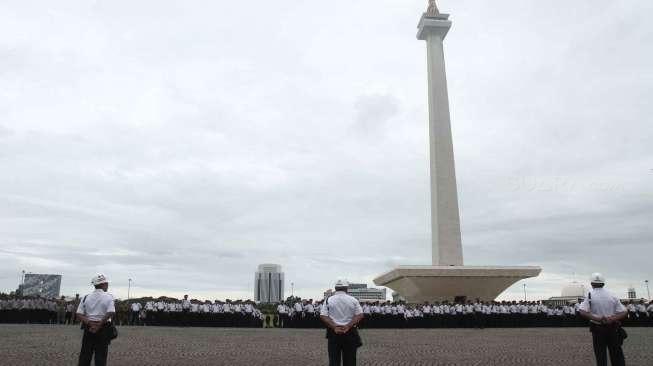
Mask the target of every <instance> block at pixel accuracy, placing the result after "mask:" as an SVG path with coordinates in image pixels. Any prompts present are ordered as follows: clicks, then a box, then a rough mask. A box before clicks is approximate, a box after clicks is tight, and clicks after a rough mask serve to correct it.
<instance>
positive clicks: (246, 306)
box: [0, 296, 653, 328]
mask: <svg viewBox="0 0 653 366" xmlns="http://www.w3.org/2000/svg"><path fill="white" fill-rule="evenodd" d="M80 301H82V299H80V298H79V297H76V298H75V299H73V300H68V301H66V300H65V299H64V298H61V299H58V300H54V299H43V298H38V297H36V298H34V297H4V298H0V323H31V324H75V323H76V321H75V316H74V314H75V312H76V310H77V307H78V305H79V302H80ZM624 305H625V306H626V309H627V310H628V317H627V319H626V320H625V322H624V325H625V326H630V327H632V326H653V301H652V302H649V303H648V304H647V303H645V302H644V301H643V300H640V301H630V302H628V303H626V304H624ZM323 306H324V301H313V300H301V301H288V302H285V303H281V304H278V305H277V306H276V314H272V315H273V318H272V319H270V320H268V321H267V323H266V322H265V321H266V317H265V314H264V313H263V312H262V311H261V310H260V309H259V308H258V307H257V305H256V304H255V303H254V302H253V301H249V300H245V301H243V300H234V301H231V300H226V301H219V300H215V301H213V302H211V301H199V300H189V299H188V297H187V296H186V297H185V298H184V299H181V300H177V299H172V298H158V299H151V298H148V299H138V300H128V301H116V309H117V313H116V318H117V319H116V324H118V325H147V326H203V327H263V326H264V325H265V326H276V327H283V328H321V327H323V324H322V322H321V321H320V311H321V309H322V307H323ZM362 308H363V314H364V320H363V321H362V322H361V324H360V326H361V327H363V328H485V327H497V328H508V327H520V328H521V327H578V326H585V325H586V324H587V322H586V321H585V320H583V319H582V318H581V317H580V316H579V304H568V305H562V306H547V305H545V304H544V303H543V302H524V301H520V302H516V301H512V302H507V301H502V302H471V301H469V302H466V303H449V302H442V303H432V304H431V303H424V304H421V305H409V304H405V303H404V302H390V301H386V302H372V303H363V304H362Z"/></svg>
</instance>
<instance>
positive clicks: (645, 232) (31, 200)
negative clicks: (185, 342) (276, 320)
mask: <svg viewBox="0 0 653 366" xmlns="http://www.w3.org/2000/svg"><path fill="white" fill-rule="evenodd" d="M426 3H427V1H426V0H401V1H400V0H357V1H353V2H352V1H349V0H347V1H346V0H335V1H328V2H325V1H287V0H275V1H224V0H222V1H161V0H157V1H136V2H134V1H116V0H111V1H108V0H99V1H57V2H52V1H19V2H16V1H13V2H9V1H2V2H0V291H10V290H14V289H15V288H16V286H17V283H18V280H19V274H20V271H21V270H26V271H29V272H34V273H58V274H63V283H62V292H63V293H64V294H67V295H70V294H74V293H76V292H80V293H83V292H86V291H89V290H90V286H89V281H90V278H91V277H92V275H93V274H94V273H96V272H104V273H105V274H106V275H107V276H109V277H110V279H111V280H112V284H111V287H112V288H111V291H112V292H113V293H114V294H115V295H116V296H117V297H123V298H124V297H126V295H127V281H128V278H132V279H133V281H134V283H133V294H134V295H136V296H144V295H171V296H180V295H183V294H184V293H190V294H191V296H193V297H198V298H210V299H214V298H218V299H223V298H251V297H252V296H253V288H254V283H253V282H254V272H255V270H256V267H257V265H258V264H260V263H268V262H269V263H278V264H281V265H282V266H283V269H284V271H285V273H286V286H287V288H288V291H287V294H286V295H289V289H290V282H294V284H295V294H297V295H300V296H302V297H313V298H321V294H322V292H323V291H324V290H325V289H327V288H328V287H330V286H332V284H333V282H334V280H335V279H337V278H347V279H349V280H350V281H355V282H367V283H369V284H371V280H372V279H373V278H374V277H376V276H377V275H379V274H381V273H383V272H386V271H388V270H390V269H391V268H392V267H393V266H396V265H399V264H430V258H431V253H430V235H431V234H430V219H429V215H430V211H429V194H430V193H429V171H428V166H429V165H428V151H429V150H428V116H427V89H426V65H425V63H426V53H425V46H424V43H423V42H422V41H417V40H416V38H415V33H416V25H417V22H418V20H419V17H420V15H421V13H422V12H423V11H424V10H425V8H426ZM439 7H440V10H441V11H442V12H446V13H450V14H451V19H452V21H453V27H452V29H451V31H450V33H449V35H448V36H447V38H446V40H445V57H446V62H447V77H448V81H449V93H450V96H449V97H450V101H451V113H452V129H453V138H454V150H455V159H456V164H457V166H456V168H457V174H458V191H459V199H460V210H461V222H462V237H463V248H464V249H463V250H464V256H465V263H466V264H469V265H539V266H541V267H542V268H543V272H542V274H541V275H540V276H539V277H538V278H537V279H530V280H527V282H526V283H527V291H528V296H529V298H545V297H549V296H556V295H559V292H560V288H561V286H562V285H564V284H565V283H567V282H569V281H571V280H572V279H573V278H574V274H575V276H576V279H578V280H579V281H583V282H587V281H586V280H587V278H588V277H589V275H590V273H591V272H594V271H601V272H603V273H604V274H605V275H606V277H607V279H608V287H610V288H611V289H612V290H613V291H614V292H615V293H617V294H619V295H622V296H624V297H625V291H626V288H627V287H628V286H629V285H633V286H635V288H636V289H637V290H638V292H639V294H640V295H644V296H645V289H644V283H643V281H644V280H645V279H653V276H652V272H651V262H652V261H651V258H653V191H652V188H653V121H652V120H651V116H652V115H653V104H652V103H651V98H652V94H653V67H651V65H653V49H652V45H653V22H651V21H650V14H652V13H653V2H651V1H650V0H631V1H628V2H617V1H611V0H582V1H580V0H579V1H573V2H570V1H563V0H555V1H514V0H496V1H485V0H456V1H453V0H441V1H440V2H439ZM522 291H523V290H522V286H521V283H518V284H516V285H515V286H513V287H511V288H510V289H509V290H508V291H507V292H505V293H504V294H503V295H502V298H521V297H522V296H523V293H522Z"/></svg>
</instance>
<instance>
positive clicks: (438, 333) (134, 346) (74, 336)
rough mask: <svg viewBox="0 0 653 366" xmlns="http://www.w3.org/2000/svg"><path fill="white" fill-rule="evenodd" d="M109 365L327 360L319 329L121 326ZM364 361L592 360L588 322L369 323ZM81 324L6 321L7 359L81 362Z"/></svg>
mask: <svg viewBox="0 0 653 366" xmlns="http://www.w3.org/2000/svg"><path fill="white" fill-rule="evenodd" d="M119 331H120V337H119V338H118V339H117V340H115V341H114V342H113V343H112V344H111V347H110V350H109V364H110V365H120V366H127V365H139V366H142V365H303V366H312V365H325V364H326V344H325V340H324V332H323V331H322V330H316V329H227V328H163V327H162V328H158V327H121V328H119ZM361 333H362V336H363V342H364V343H365V345H364V346H363V348H362V349H361V351H360V352H359V365H370V366H371V365H565V366H571V365H587V366H590V365H593V359H592V353H591V352H592V349H591V345H590V334H589V333H588V331H587V329H585V328H541V329H485V330H473V329H416V330H412V329H403V330H390V329H370V330H363V331H361ZM629 333H630V338H629V339H628V340H627V341H626V345H625V353H626V360H627V364H628V365H642V366H644V365H653V346H651V345H653V328H631V329H629ZM80 341H81V331H80V330H79V328H77V327H74V326H47V325H0V364H2V365H12V366H18V365H30V366H32V365H74V364H75V362H76V358H77V355H78V351H79V347H80Z"/></svg>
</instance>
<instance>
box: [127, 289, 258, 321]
mask: <svg viewBox="0 0 653 366" xmlns="http://www.w3.org/2000/svg"><path fill="white" fill-rule="evenodd" d="M128 322H129V324H130V325H153V326H202V327H245V328H247V327H258V328H260V327H262V326H263V313H261V311H260V310H259V309H258V308H257V307H256V304H255V303H254V302H253V301H249V300H247V301H242V300H237V301H231V300H226V301H219V300H215V301H213V302H211V301H208V300H207V301H197V300H192V301H191V300H188V296H185V297H184V299H182V300H180V301H177V300H171V301H170V300H168V301H164V300H149V301H146V302H145V303H141V302H139V301H131V302H129V320H128Z"/></svg>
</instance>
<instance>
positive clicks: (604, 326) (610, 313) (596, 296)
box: [579, 273, 628, 366]
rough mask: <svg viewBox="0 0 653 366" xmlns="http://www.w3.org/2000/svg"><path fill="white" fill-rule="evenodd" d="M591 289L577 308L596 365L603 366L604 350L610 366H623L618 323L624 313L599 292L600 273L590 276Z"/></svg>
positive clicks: (616, 301)
mask: <svg viewBox="0 0 653 366" xmlns="http://www.w3.org/2000/svg"><path fill="white" fill-rule="evenodd" d="M591 284H592V290H591V291H590V292H589V294H588V295H587V297H586V298H585V300H584V301H583V303H582V304H581V305H580V308H579V309H580V314H581V316H582V317H584V318H586V319H589V321H590V331H591V332H592V340H593V346H594V356H595V357H596V364H597V366H607V364H608V358H607V354H606V348H607V350H608V351H609V352H610V364H611V365H612V366H623V365H625V360H624V352H623V350H622V349H621V345H622V343H623V336H622V333H621V332H622V330H621V321H622V320H623V319H624V318H625V317H626V315H627V313H628V312H627V310H626V307H625V306H623V304H622V303H621V301H619V299H618V298H616V297H615V296H614V295H612V294H611V293H609V292H608V291H607V290H605V289H603V286H604V285H605V279H604V278H603V276H602V275H601V274H600V273H594V274H592V279H591Z"/></svg>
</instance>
